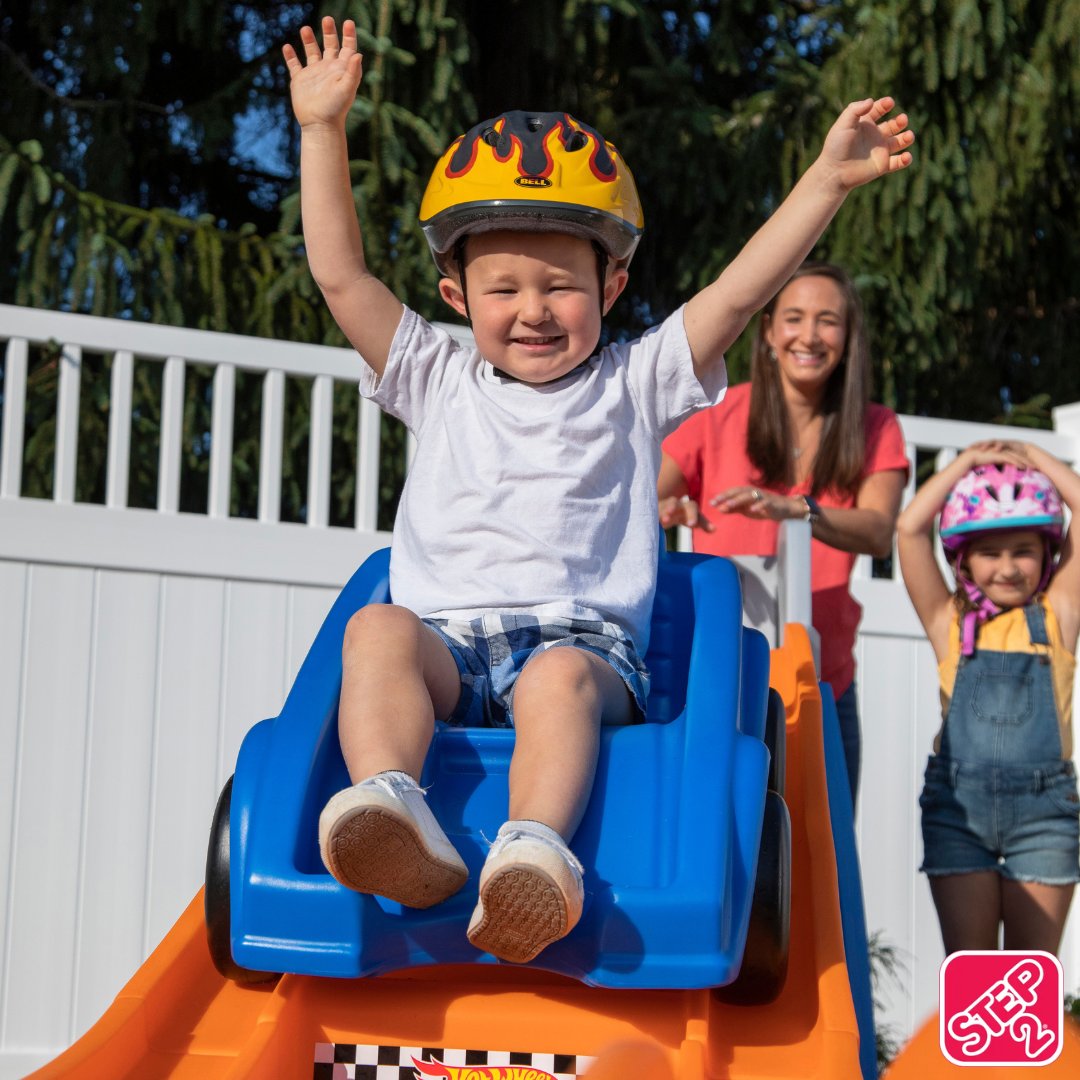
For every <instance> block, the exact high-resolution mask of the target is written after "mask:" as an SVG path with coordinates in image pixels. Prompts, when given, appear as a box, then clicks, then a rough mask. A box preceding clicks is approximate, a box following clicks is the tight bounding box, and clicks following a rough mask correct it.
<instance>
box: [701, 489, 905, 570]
mask: <svg viewBox="0 0 1080 1080" xmlns="http://www.w3.org/2000/svg"><path fill="white" fill-rule="evenodd" d="M903 494H904V471H903V470H902V469H882V470H881V471H880V472H875V473H871V474H870V475H869V476H868V477H867V478H866V479H865V480H864V481H863V482H862V483H861V484H860V485H859V490H858V492H856V495H855V505H854V506H853V507H851V508H849V509H844V510H841V509H838V508H836V507H832V506H823V507H822V508H821V514H820V515H819V516H818V519H817V521H816V522H815V523H814V526H813V534H814V539H815V540H820V541H821V542H822V543H823V544H828V545H829V547H834V548H838V549H839V550H840V551H851V552H854V553H855V554H856V555H875V556H877V557H879V558H884V557H885V556H886V555H888V554H889V552H890V551H891V550H892V537H893V530H894V528H895V526H896V514H897V511H898V510H899V509H900V499H901V497H902V496H903ZM709 505H710V506H712V507H714V508H715V509H716V510H717V512H718V513H721V514H742V515H743V516H744V517H748V518H754V519H757V520H763V519H769V520H771V521H783V520H784V519H785V518H805V517H806V503H805V502H804V501H803V499H802V496H800V495H778V494H777V493H776V492H774V491H764V490H762V489H761V488H755V487H748V486H746V485H742V486H740V487H735V488H728V489H727V491H721V492H720V493H719V494H717V495H714V496H713V497H712V498H711V499H710V500H709Z"/></svg>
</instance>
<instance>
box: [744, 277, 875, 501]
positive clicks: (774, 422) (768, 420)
mask: <svg viewBox="0 0 1080 1080" xmlns="http://www.w3.org/2000/svg"><path fill="white" fill-rule="evenodd" d="M803 277H827V278H829V279H830V280H832V281H835V282H836V284H837V285H838V286H839V288H840V291H841V293H842V294H843V296H844V311H845V315H846V326H845V330H846V336H845V339H844V355H843V356H842V357H841V358H840V363H839V364H837V365H836V369H835V370H834V371H833V373H832V374H831V375H830V376H829V381H828V382H827V383H826V384H825V394H824V396H823V397H822V401H821V409H822V412H823V414H824V421H823V424H822V428H821V439H820V442H819V444H818V449H817V454H816V455H815V457H814V462H813V467H812V470H811V473H812V476H813V481H812V487H811V494H813V495H818V494H820V493H821V492H823V491H830V490H832V491H837V492H850V493H854V492H855V490H856V489H857V488H858V486H859V480H860V479H861V477H862V471H863V464H864V462H865V458H866V406H867V403H868V402H869V400H870V356H869V350H868V347H867V341H866V329H865V326H864V323H863V311H862V301H861V300H860V299H859V294H858V292H857V291H856V289H855V284H854V282H853V281H852V280H851V278H850V277H849V276H848V274H847V272H846V271H845V270H842V269H841V268H840V267H839V266H835V265H833V264H832V263H826V262H805V263H803V264H802V266H800V267H799V269H798V270H796V271H795V273H794V274H792V276H791V278H790V279H789V280H788V282H787V283H786V284H785V285H784V289H786V288H787V286H788V285H790V284H791V282H792V281H796V280H797V279H798V278H803ZM784 289H781V290H780V292H778V293H777V294H776V296H774V297H773V298H772V299H771V300H770V301H769V302H768V303H767V304H766V305H765V307H764V308H763V309H762V312H761V317H760V318H759V319H758V324H757V329H756V330H755V332H754V345H753V352H752V355H751V361H750V422H749V426H748V429H747V434H746V451H747V455H748V456H749V458H750V461H751V462H752V463H753V464H754V467H755V468H756V469H757V470H758V478H757V480H756V481H755V482H756V483H758V484H760V485H761V486H762V487H791V486H792V485H793V483H794V479H795V467H794V460H793V458H792V455H791V431H790V429H789V426H788V416H787V407H786V405H785V403H784V391H783V387H782V386H781V383H780V371H779V366H778V365H777V363H776V361H774V360H771V359H770V358H769V345H768V342H767V341H766V340H765V331H766V329H767V327H768V326H769V324H770V322H771V321H772V318H773V312H774V311H775V310H776V302H777V300H779V298H780V296H781V295H782V294H783V292H784Z"/></svg>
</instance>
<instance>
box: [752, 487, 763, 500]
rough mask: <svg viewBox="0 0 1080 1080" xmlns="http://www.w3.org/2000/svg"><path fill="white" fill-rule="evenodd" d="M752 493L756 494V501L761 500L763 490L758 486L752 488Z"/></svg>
mask: <svg viewBox="0 0 1080 1080" xmlns="http://www.w3.org/2000/svg"><path fill="white" fill-rule="evenodd" d="M750 494H751V495H753V496H754V502H761V492H760V491H758V489H757V488H751V489H750Z"/></svg>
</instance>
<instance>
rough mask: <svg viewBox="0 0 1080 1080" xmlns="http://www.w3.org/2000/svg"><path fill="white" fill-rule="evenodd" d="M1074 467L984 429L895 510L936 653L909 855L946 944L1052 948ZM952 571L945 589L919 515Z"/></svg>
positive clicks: (1068, 884)
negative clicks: (919, 854)
mask: <svg viewBox="0 0 1080 1080" xmlns="http://www.w3.org/2000/svg"><path fill="white" fill-rule="evenodd" d="M1062 500H1064V502H1065V504H1066V505H1067V506H1068V507H1069V510H1070V512H1071V513H1073V514H1076V512H1077V510H1078V509H1080V477H1078V476H1077V475H1076V473H1074V472H1073V471H1072V469H1070V468H1069V467H1068V466H1067V465H1065V464H1063V463H1062V462H1060V461H1058V460H1057V458H1055V457H1053V456H1052V455H1051V454H1048V453H1046V452H1045V451H1043V450H1040V449H1039V448H1038V447H1036V446H1032V445H1030V444H1028V443H1016V442H1004V441H1001V442H982V443H976V444H975V445H973V446H971V447H969V448H968V449H967V450H965V451H964V452H963V453H962V454H960V455H959V457H957V458H956V460H955V461H953V462H952V463H951V464H950V465H949V466H948V467H947V468H945V469H943V470H942V471H941V472H940V473H937V474H936V475H935V476H933V477H931V478H930V479H929V480H928V481H927V482H926V483H925V484H924V485H923V486H922V488H920V490H919V492H918V494H917V495H916V496H915V498H914V499H913V500H912V501H911V504H910V505H909V506H908V507H907V509H906V510H904V512H903V513H902V514H901V515H900V519H899V521H898V523H897V526H898V534H899V552H900V567H901V570H902V572H903V575H904V583H905V585H906V586H907V590H908V594H909V595H910V596H911V602H912V604H914V606H915V611H916V613H917V614H918V616H919V619H920V620H921V622H922V624H923V626H924V627H925V629H926V634H927V637H928V638H929V639H930V644H931V645H932V646H933V649H934V654H935V656H936V657H937V661H938V677H939V680H940V685H941V703H942V716H943V725H942V728H941V731H940V732H939V734H938V736H937V738H936V739H935V742H934V753H933V754H932V755H931V757H930V760H929V762H928V764H927V767H926V783H925V786H924V788H923V793H922V796H921V798H920V800H919V804H920V806H921V807H922V831H923V865H922V868H921V869H922V870H923V871H925V873H926V874H927V875H928V877H929V878H930V891H931V893H932V895H933V898H934V905H935V907H936V908H937V913H938V921H939V922H940V924H941V935H942V938H943V940H944V943H945V951H946V953H952V952H956V951H957V950H960V949H996V948H998V928H999V926H1001V925H1003V926H1004V948H1006V949H1023V950H1032V949H1043V950H1045V951H1047V952H1053V953H1056V952H1057V948H1058V945H1059V944H1060V941H1061V934H1062V930H1063V928H1064V926H1065V917H1066V915H1067V914H1068V910H1069V903H1070V901H1071V900H1072V893H1073V887H1074V884H1075V883H1076V881H1077V880H1080V873H1078V869H1080V867H1078V848H1080V842H1078V826H1077V821H1078V818H1077V812H1078V809H1080V802H1078V799H1077V789H1076V773H1075V770H1074V768H1073V763H1072V761H1071V760H1070V758H1071V756H1072V686H1073V674H1074V670H1075V667H1076V660H1075V657H1074V655H1073V654H1074V652H1075V649H1076V640H1077V631H1078V629H1080V559H1077V558H1075V557H1074V552H1073V545H1072V536H1071V534H1070V535H1069V536H1068V537H1066V538H1065V539H1064V541H1063V540H1062V536H1063V521H1064V518H1063V510H1062ZM939 511H940V512H941V525H940V531H941V539H942V544H943V545H944V547H945V550H946V552H947V554H948V557H949V561H950V562H951V564H952V566H953V570H954V573H955V575H956V590H955V592H950V590H949V587H948V585H947V584H946V582H945V578H944V577H943V576H942V573H941V570H940V568H939V566H938V562H937V559H936V558H935V555H934V547H933V541H932V535H931V534H932V528H933V524H934V517H935V515H936V514H937V513H938V512H939Z"/></svg>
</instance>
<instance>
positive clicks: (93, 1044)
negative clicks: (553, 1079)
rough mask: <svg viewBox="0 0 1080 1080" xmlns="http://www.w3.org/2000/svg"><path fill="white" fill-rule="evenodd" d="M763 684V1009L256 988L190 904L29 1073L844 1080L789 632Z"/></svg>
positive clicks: (842, 984)
mask: <svg viewBox="0 0 1080 1080" xmlns="http://www.w3.org/2000/svg"><path fill="white" fill-rule="evenodd" d="M771 682H772V684H773V686H774V687H775V688H776V689H777V690H778V691H779V693H780V694H781V696H782V698H783V700H784V702H785V706H786V710H787V790H786V800H787V803H788V806H789V809H790V812H791V819H792V861H791V865H792V881H791V955H790V964H789V971H788V978H787V983H786V985H785V988H784V990H783V992H782V993H781V995H780V997H779V998H778V999H777V1000H776V1001H775V1002H773V1003H772V1004H769V1005H765V1006H730V1005H724V1004H721V1003H720V1002H719V1001H717V1000H716V999H715V998H714V996H713V994H712V992H711V991H708V990H690V991H684V990H622V991H616V990H603V989H596V988H592V987H587V986H584V985H582V984H580V983H578V982H576V981H574V980H571V979H567V978H564V977H562V976H555V975H549V974H546V973H543V972H539V971H534V970H531V969H522V968H512V967H508V966H501V965H500V966H486V965H477V966H461V967H442V968H426V969H414V970H409V971H403V972H398V973H394V974H390V975H384V976H380V977H378V978H372V979H361V980H355V981H349V980H338V979H320V978H312V977H309V976H292V975H285V976H283V977H282V978H281V979H280V980H279V981H278V982H277V983H276V984H273V985H267V986H264V987H243V986H237V985H234V984H232V983H230V982H228V981H227V980H225V979H223V978H222V977H221V976H220V975H219V974H218V973H217V971H216V970H215V969H214V967H213V965H212V964H211V961H210V955H209V951H208V949H207V945H206V939H205V931H204V926H203V913H202V898H201V894H200V895H199V896H197V897H196V898H195V899H194V900H193V901H192V903H191V904H190V905H189V906H188V908H187V910H186V911H185V912H184V914H183V915H182V916H181V917H180V919H179V921H178V922H177V923H176V925H175V926H174V927H173V929H172V930H171V931H170V932H169V934H168V935H167V936H166V938H165V940H164V941H163V942H162V943H161V944H160V945H159V946H158V948H157V949H156V950H155V951H154V953H153V954H152V955H151V956H150V957H149V959H148V960H147V961H146V962H145V964H144V965H143V966H142V968H141V969H140V970H139V971H138V972H137V973H136V975H135V976H134V978H132V980H131V981H130V982H129V983H128V984H127V986H126V987H125V988H124V989H123V990H122V991H121V992H120V994H119V995H118V996H117V998H116V1000H115V1002H114V1003H113V1005H112V1006H111V1007H110V1008H109V1010H108V1011H107V1012H106V1013H105V1015H104V1016H103V1017H102V1018H101V1020H100V1021H99V1022H98V1023H97V1024H96V1025H95V1026H94V1027H93V1028H92V1029H91V1030H90V1031H89V1032H87V1034H86V1035H85V1036H83V1038H82V1039H80V1040H79V1041H78V1042H77V1043H75V1045H74V1046H72V1047H71V1048H70V1049H69V1050H67V1051H66V1052H65V1053H64V1054H62V1055H61V1056H60V1057H58V1058H57V1059H56V1060H55V1061H53V1062H52V1063H51V1064H49V1065H47V1066H46V1067H45V1068H43V1069H42V1070H40V1071H39V1072H37V1073H35V1074H34V1075H35V1077H37V1078H39V1080H51V1078H54V1077H67V1076H76V1077H79V1078H96V1077H102V1078H108V1080H120V1078H123V1077H136V1076H138V1077H139V1078H141V1080H151V1078H157V1077H176V1078H186V1077H191V1078H199V1080H213V1078H217V1077H222V1078H225V1077H227V1078H230V1080H239V1078H241V1077H252V1078H254V1077H260V1078H265V1077H268V1076H271V1077H312V1076H314V1077H322V1076H327V1077H341V1078H345V1077H353V1076H357V1077H368V1076H373V1077H375V1076H377V1080H382V1078H383V1077H384V1076H389V1071H385V1070H382V1069H380V1071H379V1072H378V1073H377V1074H376V1073H375V1071H374V1069H371V1070H368V1071H361V1068H362V1067H361V1066H360V1065H352V1064H349V1065H346V1064H337V1065H335V1064H333V1057H334V1049H333V1046H331V1045H330V1044H333V1045H334V1046H337V1047H338V1048H339V1049H341V1048H346V1049H347V1048H350V1047H354V1046H360V1047H368V1046H372V1047H383V1048H384V1049H386V1048H390V1049H392V1050H395V1051H396V1049H397V1048H401V1047H406V1048H415V1051H416V1054H417V1056H426V1057H429V1058H430V1057H438V1053H437V1052H443V1056H442V1057H441V1058H439V1060H444V1059H445V1058H447V1057H449V1056H450V1054H451V1052H457V1053H461V1052H462V1051H463V1050H473V1051H478V1050H479V1051H503V1052H506V1051H509V1052H512V1053H515V1054H521V1053H522V1052H529V1053H533V1054H537V1055H539V1054H546V1055H548V1058H547V1060H549V1061H550V1059H551V1055H553V1054H554V1055H558V1056H559V1057H558V1058H557V1059H556V1064H555V1065H553V1066H552V1065H550V1064H549V1065H547V1066H543V1068H549V1069H551V1070H552V1071H551V1072H544V1071H537V1069H540V1068H541V1066H539V1065H538V1066H537V1069H533V1070H532V1071H530V1070H529V1069H528V1068H518V1069H517V1070H516V1071H515V1070H514V1068H513V1067H509V1068H505V1069H498V1068H488V1069H469V1068H468V1067H460V1068H457V1069H455V1068H448V1069H447V1070H446V1071H445V1073H438V1072H435V1073H433V1074H432V1075H445V1076H446V1077H449V1078H450V1080H482V1078H484V1080H486V1078H489V1077H490V1078H492V1080H496V1078H498V1080H542V1078H543V1077H544V1076H547V1075H552V1074H554V1075H558V1076H560V1077H561V1076H563V1075H569V1076H575V1075H584V1074H586V1073H587V1074H588V1076H589V1077H590V1080H605V1078H608V1080H614V1078H615V1077H620V1078H622V1077H630V1076H634V1077H641V1078H648V1080H667V1078H670V1080H676V1078H678V1080H714V1078H731V1080H736V1078H748V1080H749V1078H765V1077H770V1078H781V1077H791V1078H795V1077H798V1078H800V1080H810V1078H813V1077H822V1078H826V1077H829V1078H833V1077H835V1078H838V1080H855V1078H858V1077H859V1076H860V1072H859V1059H858V1044H859V1036H858V1027H857V1024H856V1018H855V1010H854V1006H853V1004H852V998H851V991H850V988H849V984H848V975H847V969H846V966H845V961H844V947H843V936H842V929H841V918H840V908H839V900H838V891H837V879H836V864H835V861H834V858H833V854H832V853H833V841H832V832H831V826H830V823H829V812H828V800H827V796H826V787H825V766H824V754H823V749H822V737H821V700H820V696H819V693H818V687H817V681H816V676H815V674H814V666H813V660H812V656H811V652H810V645H809V641H808V639H807V637H806V634H805V631H804V630H803V629H802V628H801V627H798V626H792V627H789V628H788V631H787V644H786V645H785V646H784V648H783V649H780V650H776V651H775V652H774V653H773V657H772V674H771ZM446 1048H456V1051H447V1049H446ZM424 1050H428V1051H431V1052H430V1053H429V1054H427V1055H424V1054H423V1051H424ZM563 1055H566V1057H563ZM339 1056H342V1055H340V1054H339ZM344 1056H345V1057H348V1053H346V1054H345V1055H344ZM526 1056H527V1055H526ZM317 1060H321V1061H322V1062H323V1064H322V1065H316V1064H315V1063H316V1061H317ZM357 1060H360V1059H359V1058H357ZM459 1060H460V1059H459ZM490 1060H492V1061H494V1060H496V1059H490ZM501 1060H503V1061H504V1062H505V1060H506V1059H505V1057H504V1058H503V1059H501ZM520 1060H521V1059H520V1058H519V1057H515V1058H514V1059H513V1061H512V1064H513V1063H514V1062H516V1063H518V1064H520ZM568 1061H569V1062H572V1063H571V1064H568V1063H567V1062H568ZM560 1063H561V1064H560ZM400 1064H404V1065H408V1064H409V1061H408V1059H407V1058H406V1059H405V1060H402V1061H401V1062H400ZM426 1073H427V1070H425V1074H426ZM394 1075H395V1077H396V1076H397V1075H398V1073H397V1072H396V1071H395V1074H394ZM402 1075H407V1073H404V1072H403V1073H402ZM926 1075H927V1074H926V1073H925V1071H924V1073H923V1076H922V1078H921V1080H925V1076H926ZM1074 1075H1075V1074H1074Z"/></svg>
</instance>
